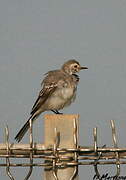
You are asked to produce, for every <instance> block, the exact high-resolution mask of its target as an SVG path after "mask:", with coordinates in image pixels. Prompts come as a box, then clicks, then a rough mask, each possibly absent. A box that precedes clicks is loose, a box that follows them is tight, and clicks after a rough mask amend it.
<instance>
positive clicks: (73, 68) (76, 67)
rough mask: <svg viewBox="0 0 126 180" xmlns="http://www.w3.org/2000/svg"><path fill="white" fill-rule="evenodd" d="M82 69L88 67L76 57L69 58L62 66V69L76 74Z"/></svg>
mask: <svg viewBox="0 0 126 180" xmlns="http://www.w3.org/2000/svg"><path fill="white" fill-rule="evenodd" d="M82 69H88V68H87V67H86V66H81V65H80V64H79V62H78V61H76V60H75V59H71V60H68V61H67V62H65V63H64V64H63V66H62V70H63V71H64V72H66V73H68V74H70V75H71V74H76V73H78V72H79V71H80V70H82Z"/></svg>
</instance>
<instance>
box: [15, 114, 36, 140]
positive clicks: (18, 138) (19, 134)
mask: <svg viewBox="0 0 126 180" xmlns="http://www.w3.org/2000/svg"><path fill="white" fill-rule="evenodd" d="M35 118H36V116H34V115H31V116H30V118H29V119H28V120H27V122H26V123H25V124H24V126H23V127H22V128H21V129H20V131H19V132H18V134H17V135H16V136H15V140H16V141H17V142H20V141H21V139H22V138H23V136H24V135H25V133H26V132H27V131H28V129H29V127H30V120H32V122H33V121H34V120H35Z"/></svg>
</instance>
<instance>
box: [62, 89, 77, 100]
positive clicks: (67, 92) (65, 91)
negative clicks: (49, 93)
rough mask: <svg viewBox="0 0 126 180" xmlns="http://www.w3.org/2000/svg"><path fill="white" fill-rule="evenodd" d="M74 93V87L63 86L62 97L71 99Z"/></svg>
mask: <svg viewBox="0 0 126 180" xmlns="http://www.w3.org/2000/svg"><path fill="white" fill-rule="evenodd" d="M73 95H74V89H73V88H62V90H61V97H62V98H63V99H66V100H67V99H71V98H72V97H73Z"/></svg>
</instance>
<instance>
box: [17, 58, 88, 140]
mask: <svg viewBox="0 0 126 180" xmlns="http://www.w3.org/2000/svg"><path fill="white" fill-rule="evenodd" d="M83 69H88V68H87V67H86V66H81V65H80V63H79V62H78V61H77V60H75V59H70V60H68V61H66V62H65V63H64V64H63V65H62V66H61V68H60V69H57V70H52V71H48V72H47V73H46V74H45V78H44V79H43V81H42V83H41V90H40V92H39V95H38V98H37V100H36V101H35V103H34V105H33V107H32V110H31V113H30V117H29V119H28V120H27V122H26V123H25V124H24V126H23V127H22V128H21V129H20V131H19V132H18V133H17V135H16V136H15V140H16V141H17V142H20V141H21V139H22V138H23V136H24V135H25V133H26V132H27V131H28V129H29V127H30V120H31V121H32V123H33V122H34V121H35V120H36V119H37V118H38V116H39V115H40V114H41V113H42V112H45V111H52V112H53V113H56V114H62V113H61V112H59V110H61V109H63V108H64V107H67V106H69V105H70V104H71V103H72V102H74V100H75V98H76V91H77V85H78V82H79V75H78V74H77V73H78V72H79V71H80V70H83Z"/></svg>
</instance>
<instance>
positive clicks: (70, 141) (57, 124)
mask: <svg viewBox="0 0 126 180" xmlns="http://www.w3.org/2000/svg"><path fill="white" fill-rule="evenodd" d="M44 119H45V142H44V144H45V146H46V147H49V146H50V145H52V144H54V139H55V128H56V129H57V132H60V144H59V147H60V148H75V146H76V145H75V141H74V131H75V128H74V126H75V124H74V123H75V121H76V126H77V132H75V133H76V134H77V138H78V120H79V115H76V114H75V115H73V114H72V115H67V114H66V115H52V114H50V115H48V114H47V115H45V118H44Z"/></svg>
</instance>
